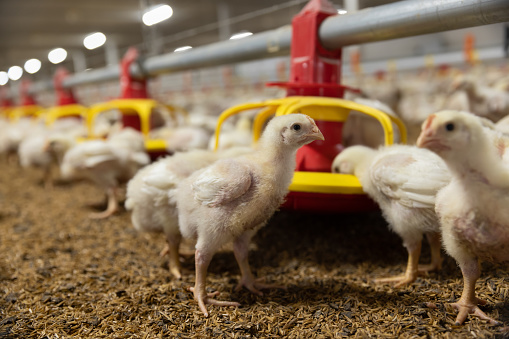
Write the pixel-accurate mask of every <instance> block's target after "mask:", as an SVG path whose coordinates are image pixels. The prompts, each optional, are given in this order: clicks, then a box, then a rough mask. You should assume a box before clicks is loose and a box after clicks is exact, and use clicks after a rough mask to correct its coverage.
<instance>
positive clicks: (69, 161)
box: [60, 128, 150, 219]
mask: <svg viewBox="0 0 509 339" xmlns="http://www.w3.org/2000/svg"><path fill="white" fill-rule="evenodd" d="M149 162H150V158H149V156H148V155H147V153H146V152H145V144H144V140H143V136H142V135H141V133H139V132H138V131H135V130H134V129H132V128H125V129H123V130H122V131H120V132H118V133H117V134H114V135H112V136H111V137H110V138H109V139H108V140H106V141H102V140H92V141H85V142H83V143H80V144H77V145H76V146H74V147H72V148H71V149H69V151H67V153H65V156H64V158H63V160H62V164H61V166H60V171H61V174H62V177H63V178H64V179H73V178H81V177H84V178H87V179H89V180H91V181H92V182H94V183H95V184H96V185H98V186H99V187H102V188H104V189H105V190H106V194H107V197H108V206H107V208H106V210H105V211H104V212H101V213H96V214H92V215H91V218H95V219H101V218H106V217H109V216H110V215H112V214H113V213H115V212H116V211H117V210H118V201H117V197H116V191H117V188H118V186H119V185H120V184H121V183H126V182H127V181H128V180H129V179H131V178H132V177H133V176H134V175H135V174H136V172H137V171H138V170H139V169H140V168H141V167H143V166H144V165H147V164H148V163H149Z"/></svg>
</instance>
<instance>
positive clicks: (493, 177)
mask: <svg viewBox="0 0 509 339" xmlns="http://www.w3.org/2000/svg"><path fill="white" fill-rule="evenodd" d="M493 133H496V131H494V130H491V129H489V128H486V127H485V124H483V122H482V120H481V119H479V118H478V117H476V116H474V115H473V114H471V113H467V112H458V111H442V112H438V113H436V114H433V115H432V116H430V117H429V118H428V119H427V120H426V122H425V123H424V125H423V130H422V133H421V135H420V137H419V140H418V145H419V147H424V148H428V149H430V150H432V151H433V152H435V153H437V154H438V155H439V156H440V157H442V158H443V159H444V161H445V162H446V164H447V166H448V167H449V169H450V171H451V173H452V180H451V182H450V183H449V184H448V185H447V186H446V187H445V188H444V189H443V190H441V191H440V192H439V194H438V195H437V201H436V211H437V214H438V215H439V216H440V222H441V224H442V236H443V243H444V246H445V249H446V250H447V253H449V254H450V255H451V256H452V257H453V258H454V259H456V261H457V262H458V265H459V266H460V268H461V272H462V274H463V284H464V285H463V293H462V294H461V298H460V299H459V300H458V301H457V302H456V303H453V304H452V306H453V307H454V308H455V309H457V310H458V316H457V317H456V323H457V324H462V323H463V322H464V321H465V320H466V318H467V316H468V315H469V314H473V315H475V316H477V317H479V318H481V319H483V320H487V321H489V322H490V323H492V324H498V322H497V321H496V320H494V319H493V318H491V317H489V316H487V315H486V314H485V313H484V312H483V311H481V309H479V307H478V306H477V305H479V304H481V305H483V304H485V303H486V301H484V300H481V299H478V298H476V296H475V283H476V281H477V279H479V277H480V274H481V271H480V263H479V261H492V262H501V261H508V260H509V210H508V209H507V206H508V205H509V169H508V167H507V164H506V163H504V158H503V156H504V153H505V148H506V147H507V146H504V145H503V144H502V147H500V146H501V144H500V143H497V144H494V143H493V141H494V140H496V139H495V138H494V136H493ZM506 141H507V140H506ZM505 144H506V145H507V142H506V143H505Z"/></svg>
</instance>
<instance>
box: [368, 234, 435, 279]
mask: <svg viewBox="0 0 509 339" xmlns="http://www.w3.org/2000/svg"><path fill="white" fill-rule="evenodd" d="M426 236H427V238H428V242H429V245H430V248H431V263H430V264H429V265H422V266H419V257H420V255H421V248H422V241H418V242H415V243H410V244H408V245H407V246H406V248H407V251H408V263H407V268H406V271H405V274H404V275H403V276H396V277H389V278H380V279H375V282H376V283H396V284H395V285H394V287H401V286H405V285H408V284H410V283H412V282H414V281H415V280H416V279H417V277H418V276H419V273H422V272H429V271H434V270H439V269H440V268H441V267H442V259H441V256H440V234H438V233H427V234H426Z"/></svg>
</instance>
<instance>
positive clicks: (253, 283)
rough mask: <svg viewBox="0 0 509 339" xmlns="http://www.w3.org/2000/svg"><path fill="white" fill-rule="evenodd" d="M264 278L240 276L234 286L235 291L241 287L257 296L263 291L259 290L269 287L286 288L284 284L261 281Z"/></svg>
mask: <svg viewBox="0 0 509 339" xmlns="http://www.w3.org/2000/svg"><path fill="white" fill-rule="evenodd" d="M263 281H265V278H258V279H254V278H253V277H241V278H240V281H239V283H238V284H237V286H236V287H235V291H237V292H238V291H240V290H241V289H242V287H245V288H247V289H248V290H249V291H250V292H251V293H253V294H256V295H258V296H260V297H261V296H262V295H263V292H262V291H260V290H264V289H269V288H278V289H282V290H286V286H284V285H277V284H265V283H263Z"/></svg>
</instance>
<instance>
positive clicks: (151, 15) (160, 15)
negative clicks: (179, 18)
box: [142, 5, 173, 26]
mask: <svg viewBox="0 0 509 339" xmlns="http://www.w3.org/2000/svg"><path fill="white" fill-rule="evenodd" d="M172 15H173V9H171V7H170V6H168V5H159V6H157V7H154V8H152V9H150V10H148V11H147V12H145V13H144V14H143V17H142V20H143V23H144V24H145V25H147V26H152V25H155V24H158V23H160V22H161V21H164V20H166V19H169V18H170V17H171V16H172Z"/></svg>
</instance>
